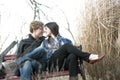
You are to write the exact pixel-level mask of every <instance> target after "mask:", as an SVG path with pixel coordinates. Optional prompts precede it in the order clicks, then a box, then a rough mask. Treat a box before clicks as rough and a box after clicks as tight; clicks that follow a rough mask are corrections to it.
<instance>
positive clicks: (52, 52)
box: [41, 22, 104, 80]
mask: <svg viewBox="0 0 120 80" xmlns="http://www.w3.org/2000/svg"><path fill="white" fill-rule="evenodd" d="M44 33H45V34H46V37H47V39H46V40H44V41H43V43H42V44H41V45H42V47H44V48H45V51H46V52H47V59H48V69H49V71H53V70H54V69H55V68H56V67H57V68H58V71H59V70H61V69H62V67H63V65H64V61H65V60H66V59H68V65H67V66H68V69H69V76H70V80H77V75H78V67H77V66H78V63H77V62H78V61H77V59H78V57H79V58H81V59H83V60H84V61H87V62H88V63H90V64H93V63H95V62H97V61H99V60H101V59H103V57H104V55H98V54H91V53H88V52H82V51H80V50H78V49H77V48H76V47H75V46H73V45H72V42H71V41H70V40H69V39H67V38H64V37H62V36H60V34H59V26H58V25H57V23H56V22H49V23H47V24H46V25H45V28H44Z"/></svg>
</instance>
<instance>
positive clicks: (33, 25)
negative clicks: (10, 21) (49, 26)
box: [30, 21, 44, 33]
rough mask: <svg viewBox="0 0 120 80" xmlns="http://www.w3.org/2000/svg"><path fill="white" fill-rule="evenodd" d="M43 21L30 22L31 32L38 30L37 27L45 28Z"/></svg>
mask: <svg viewBox="0 0 120 80" xmlns="http://www.w3.org/2000/svg"><path fill="white" fill-rule="evenodd" d="M43 25H44V24H43V22H41V21H32V22H31V23H30V32H31V33H33V30H37V29H39V28H40V27H42V28H43Z"/></svg>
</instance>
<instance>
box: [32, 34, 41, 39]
mask: <svg viewBox="0 0 120 80" xmlns="http://www.w3.org/2000/svg"><path fill="white" fill-rule="evenodd" d="M31 35H32V36H33V38H34V39H39V37H38V36H36V35H35V34H31Z"/></svg>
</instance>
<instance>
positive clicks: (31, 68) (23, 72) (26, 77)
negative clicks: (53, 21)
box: [15, 21, 46, 80]
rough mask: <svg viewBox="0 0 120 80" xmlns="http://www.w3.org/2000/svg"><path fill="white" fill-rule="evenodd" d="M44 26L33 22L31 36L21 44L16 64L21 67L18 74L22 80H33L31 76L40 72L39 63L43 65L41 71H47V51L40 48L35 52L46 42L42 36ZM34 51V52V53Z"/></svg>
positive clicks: (38, 22)
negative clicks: (37, 48)
mask: <svg viewBox="0 0 120 80" xmlns="http://www.w3.org/2000/svg"><path fill="white" fill-rule="evenodd" d="M43 26H44V24H43V23H42V22H40V21H33V22H31V24H30V32H31V34H29V37H28V38H27V39H23V40H21V41H20V43H19V47H18V51H17V58H16V60H15V63H16V64H18V65H20V66H19V67H18V72H17V73H19V72H20V80H31V75H32V74H35V73H37V71H38V62H40V63H41V64H42V69H41V70H43V71H45V68H46V62H45V61H46V60H45V59H46V54H45V51H44V49H43V48H40V49H39V50H38V51H36V50H35V48H36V47H38V46H40V45H41V43H42V41H43V40H44V37H43V36H42V35H43ZM32 51H34V53H33V52H32ZM17 75H18V74H17Z"/></svg>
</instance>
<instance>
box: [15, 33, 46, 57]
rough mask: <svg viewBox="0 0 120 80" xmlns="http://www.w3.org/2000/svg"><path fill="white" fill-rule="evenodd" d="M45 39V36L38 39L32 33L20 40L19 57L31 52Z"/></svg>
mask: <svg viewBox="0 0 120 80" xmlns="http://www.w3.org/2000/svg"><path fill="white" fill-rule="evenodd" d="M44 39H45V37H44V36H42V37H40V38H39V39H38V40H36V39H34V38H33V37H32V35H31V34H29V37H28V38H27V39H23V40H21V41H20V43H19V46H18V51H17V58H18V57H21V56H24V55H25V54H27V53H29V52H31V51H32V50H33V49H35V48H36V47H38V46H40V45H41V43H42V41H43V40H44Z"/></svg>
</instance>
